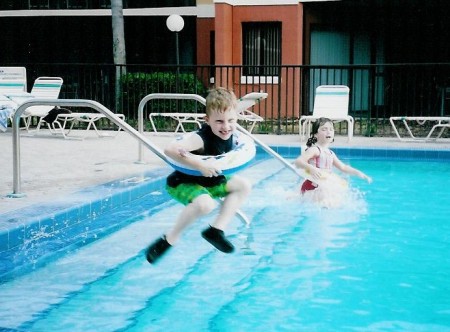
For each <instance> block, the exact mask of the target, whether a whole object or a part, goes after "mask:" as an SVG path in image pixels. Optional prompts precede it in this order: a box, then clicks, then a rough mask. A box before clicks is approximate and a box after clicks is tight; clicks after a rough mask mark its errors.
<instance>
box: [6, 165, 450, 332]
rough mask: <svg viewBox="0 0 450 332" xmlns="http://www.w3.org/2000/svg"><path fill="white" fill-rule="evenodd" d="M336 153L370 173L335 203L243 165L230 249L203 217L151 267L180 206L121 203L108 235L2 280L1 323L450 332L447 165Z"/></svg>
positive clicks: (39, 327) (273, 172)
mask: <svg viewBox="0 0 450 332" xmlns="http://www.w3.org/2000/svg"><path fill="white" fill-rule="evenodd" d="M344 161H345V162H347V163H350V164H351V165H352V166H354V167H357V168H359V169H361V170H363V171H364V172H365V173H367V174H369V175H370V176H371V177H372V178H373V179H374V181H373V183H372V184H368V183H366V182H364V181H362V180H360V179H357V178H352V179H350V184H351V191H350V192H349V193H348V194H347V195H346V197H345V200H344V201H345V204H344V206H342V207H341V208H336V209H323V208H320V207H317V206H315V205H313V204H308V203H306V202H304V201H301V200H300V197H299V196H298V195H297V192H298V188H299V185H300V179H298V178H296V177H295V175H294V174H293V173H292V172H291V171H289V170H287V169H285V168H284V167H283V165H281V164H280V163H279V162H278V161H276V160H273V159H268V160H264V161H260V162H259V163H258V164H256V165H255V166H252V167H249V168H247V169H246V170H244V171H243V172H241V175H243V176H245V177H247V178H249V179H251V180H252V182H253V183H254V188H253V191H252V193H251V195H250V198H249V200H248V202H247V203H246V204H245V205H244V206H243V208H242V210H243V211H244V213H245V214H246V215H247V216H248V217H249V218H250V219H251V221H252V223H251V225H250V226H249V227H248V226H246V225H245V224H244V223H242V222H241V221H240V220H239V219H237V218H236V219H235V220H234V221H233V223H232V224H231V225H230V229H229V230H228V232H227V234H228V235H229V237H230V240H231V241H232V242H233V243H234V245H235V247H236V252H235V253H234V254H231V255H226V254H223V253H221V252H218V251H217V250H215V249H214V248H212V247H211V246H210V245H209V244H208V243H207V242H205V241H204V240H203V239H202V238H201V236H200V232H201V230H202V229H203V228H204V227H205V226H206V225H207V224H208V222H209V221H210V220H211V217H205V218H203V219H202V220H200V221H198V222H197V223H195V224H194V225H193V226H192V227H191V228H190V229H189V230H188V231H187V232H186V233H185V234H184V236H183V238H182V239H181V240H180V242H179V244H178V245H177V246H176V247H174V248H173V249H172V250H171V251H169V253H168V254H167V255H166V256H164V257H163V259H161V261H160V262H159V263H158V264H157V265H155V266H152V265H149V264H148V263H147V262H146V261H145V257H144V249H145V247H146V246H147V245H148V244H149V243H150V242H152V241H153V240H154V239H155V238H157V237H158V236H160V235H161V234H162V233H163V232H164V231H165V230H167V229H168V228H169V227H170V225H171V224H172V223H173V221H174V218H175V217H174V216H176V215H177V214H178V213H179V212H180V209H181V205H179V204H177V203H175V202H173V201H172V200H167V201H166V202H165V203H163V204H159V205H158V206H151V205H148V206H146V205H145V204H146V202H147V201H149V197H144V198H143V199H142V200H139V201H137V202H134V203H130V204H129V205H127V206H125V207H124V208H123V209H122V211H120V216H121V217H122V218H125V219H124V220H125V221H126V222H125V224H124V226H123V227H122V228H120V229H119V230H116V231H114V232H112V233H110V234H109V235H106V236H104V237H99V238H98V239H97V240H95V241H93V242H90V243H87V244H86V245H84V246H80V245H76V246H72V247H69V248H68V249H67V250H65V254H64V255H58V256H57V257H54V258H52V259H49V260H48V261H46V262H45V264H39V265H38V267H37V268H35V269H33V270H31V271H30V272H28V273H26V274H23V275H18V276H16V277H14V278H12V279H6V280H5V281H4V282H3V283H1V284H0V295H1V302H0V330H2V329H1V328H4V329H14V330H18V331H50V330H51V331H427V332H431V331H436V332H437V331H449V330H450V297H449V296H448V294H450V283H449V282H448V278H449V275H450V256H449V255H448V253H449V252H450V225H449V222H448V215H450V205H449V204H448V202H449V193H448V188H449V185H450V178H449V176H448V174H449V172H450V163H448V162H445V161H412V160H408V161H402V160H389V159H384V160H363V159H351V160H344ZM158 194H160V195H165V193H163V192H160V193H158V192H156V193H155V192H153V193H152V195H158ZM137 206H138V207H139V208H137ZM116 217H117V214H116ZM111 222H113V220H111ZM25 249H27V248H25ZM26 251H27V250H23V253H22V254H23V255H26V254H27V252H26Z"/></svg>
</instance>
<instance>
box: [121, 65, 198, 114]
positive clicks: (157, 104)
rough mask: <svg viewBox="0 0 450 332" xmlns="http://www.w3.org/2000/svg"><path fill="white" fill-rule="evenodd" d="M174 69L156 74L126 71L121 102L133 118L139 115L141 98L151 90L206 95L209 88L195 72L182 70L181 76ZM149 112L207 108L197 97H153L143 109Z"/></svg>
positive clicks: (193, 110) (189, 110)
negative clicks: (195, 98)
mask: <svg viewBox="0 0 450 332" xmlns="http://www.w3.org/2000/svg"><path fill="white" fill-rule="evenodd" d="M176 78H177V75H176V73H173V72H154V73H127V74H125V75H123V76H122V77H121V87H122V96H123V100H122V105H123V109H126V110H128V114H129V117H130V118H135V119H136V118H137V111H138V107H139V103H140V101H141V100H142V99H143V98H144V97H145V96H146V95H148V94H151V93H175V92H177V93H185V94H187V93H189V94H197V95H200V96H203V97H205V96H206V92H207V88H206V87H205V86H204V85H203V83H202V82H201V81H200V80H199V79H198V78H197V77H196V76H195V74H193V73H180V74H179V76H178V91H177V80H176ZM144 111H145V112H146V114H148V113H149V112H157V113H169V112H189V113H196V112H198V113H201V112H204V111H205V110H204V107H203V105H201V104H200V103H198V102H196V101H194V100H180V101H179V102H178V103H177V102H176V101H175V100H167V99H166V100H163V99H159V100H153V101H149V102H148V103H147V105H146V108H145V109H144Z"/></svg>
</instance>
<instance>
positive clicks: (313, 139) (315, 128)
mask: <svg viewBox="0 0 450 332" xmlns="http://www.w3.org/2000/svg"><path fill="white" fill-rule="evenodd" d="M327 122H331V123H333V121H331V120H330V119H328V118H319V119H318V120H316V121H314V122H313V124H312V130H311V134H310V136H309V138H308V141H307V142H306V146H307V147H308V148H310V147H311V146H312V145H313V144H316V143H317V137H315V136H314V135H315V134H317V133H318V132H319V128H320V126H323V125H324V124H325V123H327Z"/></svg>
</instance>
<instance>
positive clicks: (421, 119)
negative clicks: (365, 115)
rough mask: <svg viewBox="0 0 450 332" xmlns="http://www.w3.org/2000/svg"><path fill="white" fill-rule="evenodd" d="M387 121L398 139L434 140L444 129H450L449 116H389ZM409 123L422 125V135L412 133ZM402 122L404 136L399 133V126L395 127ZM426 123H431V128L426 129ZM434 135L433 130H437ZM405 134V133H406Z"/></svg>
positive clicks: (439, 136)
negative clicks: (404, 131)
mask: <svg viewBox="0 0 450 332" xmlns="http://www.w3.org/2000/svg"><path fill="white" fill-rule="evenodd" d="M389 122H390V123H391V126H392V129H393V130H394V132H395V135H397V138H398V139H399V140H400V141H423V142H428V141H436V140H437V139H439V138H441V136H442V134H443V133H444V131H445V129H446V128H448V129H450V116H391V117H390V118H389ZM411 123H416V124H417V125H419V126H423V127H422V128H423V130H422V132H423V133H425V135H424V136H415V135H414V134H413V130H412V128H411V127H410V124H411ZM399 124H403V125H404V127H405V130H406V133H405V137H402V136H401V135H400V131H399V129H400V127H399V128H397V125H399ZM426 125H432V126H431V129H429V131H427V130H428V129H427V126H426ZM438 129H440V130H439V131H437V134H436V135H433V133H434V132H435V130H438ZM406 134H407V135H406Z"/></svg>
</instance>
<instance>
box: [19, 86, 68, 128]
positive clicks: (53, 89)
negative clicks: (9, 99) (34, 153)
mask: <svg viewBox="0 0 450 332" xmlns="http://www.w3.org/2000/svg"><path fill="white" fill-rule="evenodd" d="M62 84H63V79H62V78H61V77H38V78H36V80H35V81H34V84H33V87H32V89H31V95H32V96H33V97H34V98H41V99H58V97H59V93H60V91H61V87H62ZM53 108H54V106H46V105H42V106H41V105H39V106H31V107H28V108H27V109H26V110H25V112H24V113H23V118H24V121H25V128H26V130H27V131H29V130H30V125H31V119H32V118H33V117H37V118H38V119H39V121H38V124H37V127H36V132H38V131H39V129H40V128H41V126H42V125H43V124H47V125H48V127H49V129H51V126H50V124H48V123H46V122H45V121H44V120H43V118H44V117H45V116H46V115H47V114H48V112H50V111H51V110H52V109H53Z"/></svg>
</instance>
